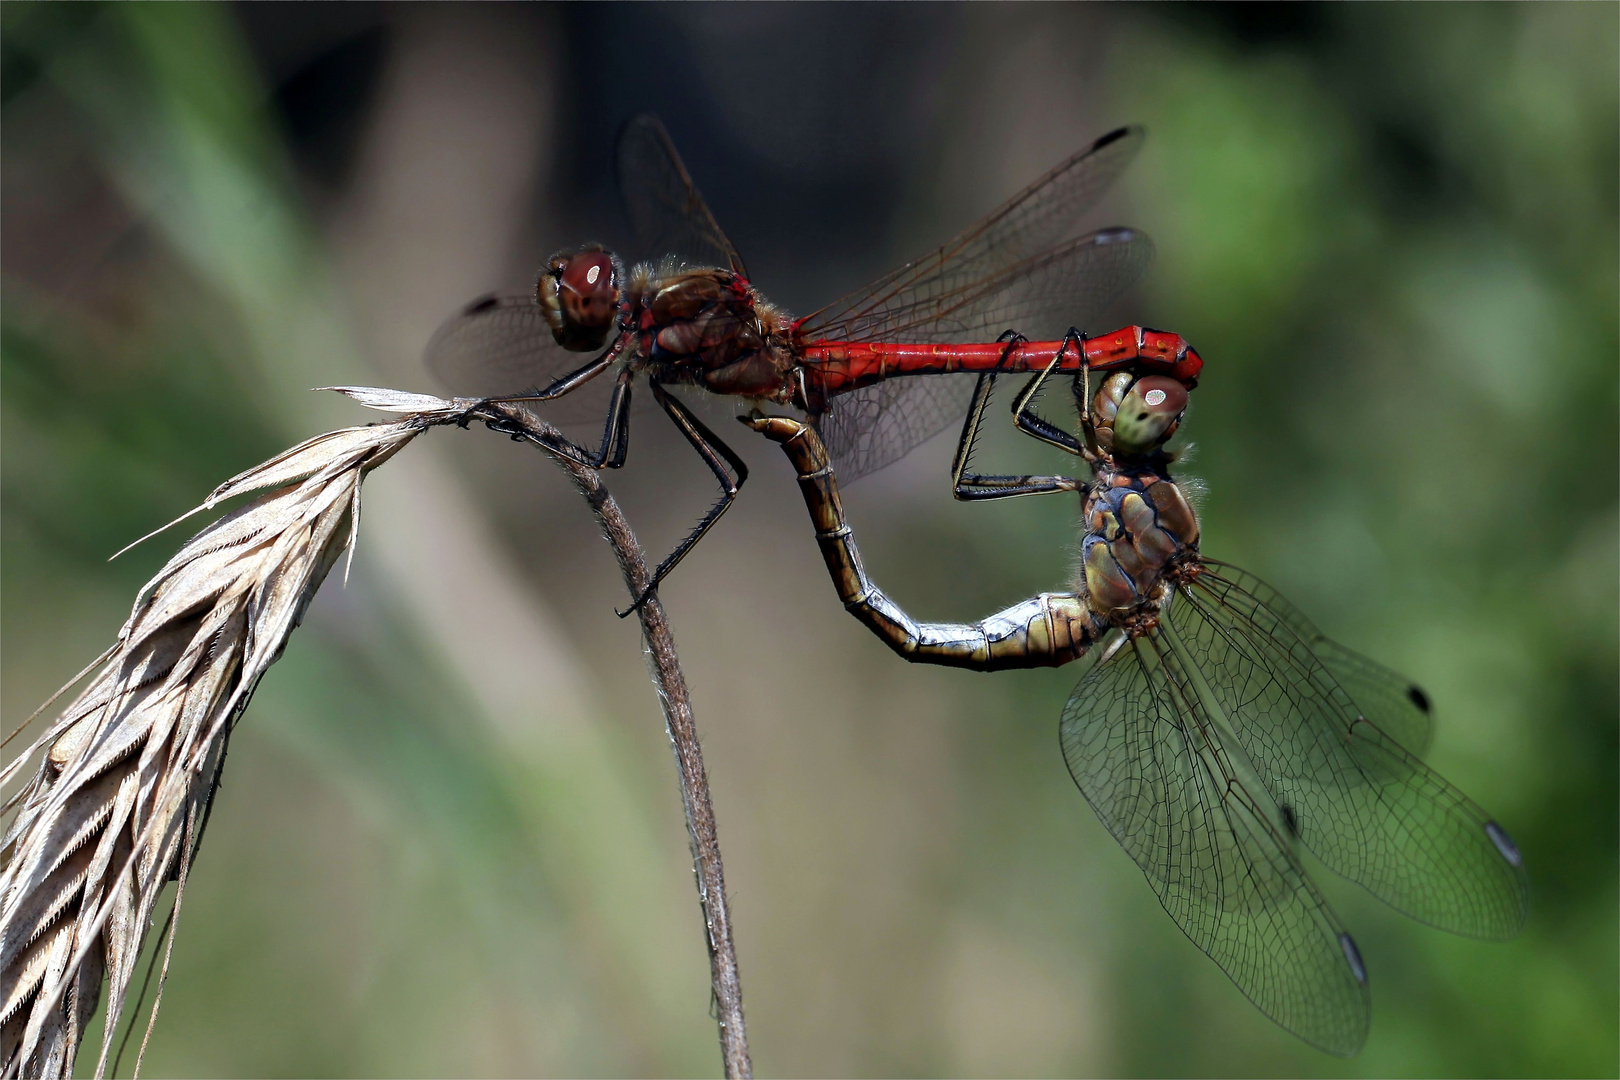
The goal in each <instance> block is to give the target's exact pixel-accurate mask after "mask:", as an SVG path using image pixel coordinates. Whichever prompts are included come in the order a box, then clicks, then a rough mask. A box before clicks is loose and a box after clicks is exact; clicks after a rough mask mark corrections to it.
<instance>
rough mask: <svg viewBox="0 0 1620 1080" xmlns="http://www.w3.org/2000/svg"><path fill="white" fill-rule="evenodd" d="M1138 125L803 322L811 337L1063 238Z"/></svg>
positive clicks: (1129, 149) (1136, 141) (1116, 165)
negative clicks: (935, 246)
mask: <svg viewBox="0 0 1620 1080" xmlns="http://www.w3.org/2000/svg"><path fill="white" fill-rule="evenodd" d="M1143 137H1144V133H1143V131H1142V129H1141V128H1139V127H1123V128H1119V129H1117V130H1115V131H1111V132H1109V133H1108V134H1107V135H1104V136H1103V137H1102V138H1100V139H1098V140H1097V141H1096V142H1094V143H1092V144H1091V145H1090V146H1088V147H1086V148H1085V149H1083V150H1081V151H1079V152H1078V153H1076V154H1074V155H1073V156H1071V157H1070V158H1069V159H1068V160H1067V161H1064V162H1062V163H1060V164H1059V165H1057V166H1056V167H1055V168H1053V169H1052V170H1051V171H1050V172H1048V173H1047V174H1046V175H1045V176H1043V177H1041V178H1040V179H1038V180H1036V181H1035V182H1034V183H1033V184H1031V185H1029V186H1028V187H1027V188H1025V189H1024V190H1023V191H1021V192H1019V193H1018V194H1017V195H1014V196H1013V197H1012V198H1011V199H1009V200H1007V201H1006V202H1005V203H1003V204H1002V205H1001V206H999V207H997V208H996V209H995V210H992V211H991V212H990V213H989V214H987V215H985V216H984V217H983V218H981V219H979V221H977V222H976V223H975V224H973V225H971V226H969V227H968V229H967V230H966V231H964V232H962V233H959V234H958V235H956V236H954V237H952V238H951V239H949V240H947V241H946V242H945V243H944V244H942V245H940V246H939V247H938V248H936V249H935V250H933V251H930V252H928V253H927V254H926V255H923V256H922V257H921V258H917V259H913V260H912V261H911V262H908V263H906V264H905V265H904V266H901V267H900V268H899V269H897V270H894V271H892V272H890V273H888V274H885V275H884V276H883V277H881V278H878V279H877V280H876V281H874V282H872V283H871V284H870V285H867V286H865V287H864V288H861V289H857V290H856V291H855V292H852V293H850V294H849V295H848V296H845V297H843V298H841V299H839V300H836V301H834V302H833V303H832V304H830V305H828V306H827V307H825V308H823V309H822V310H820V311H818V312H815V313H813V314H812V315H811V316H810V317H809V318H808V319H806V321H805V325H806V326H807V327H811V328H813V329H814V331H815V333H814V336H816V337H822V338H828V339H838V340H849V338H845V337H843V336H842V335H841V334H839V333H837V332H835V331H836V328H838V327H843V326H852V325H853V326H858V325H860V324H862V323H864V322H881V317H882V313H884V312H886V311H889V310H891V309H893V308H896V307H901V308H903V307H905V306H906V305H907V304H908V303H909V301H910V298H913V297H918V296H925V295H928V294H931V293H938V292H941V291H948V290H949V289H951V288H953V287H956V286H960V285H962V284H965V283H970V282H976V281H982V280H984V279H986V278H991V277H994V276H996V275H997V274H999V273H1000V272H1001V271H1003V270H1005V269H1006V268H1007V267H1010V266H1013V265H1015V264H1017V263H1019V262H1021V261H1023V260H1024V259H1026V258H1028V257H1030V256H1031V255H1034V254H1037V253H1039V252H1041V251H1045V250H1048V249H1050V248H1052V247H1054V246H1057V245H1059V244H1061V243H1062V242H1063V241H1066V240H1068V239H1069V238H1070V237H1071V236H1073V235H1074V234H1075V232H1076V231H1077V229H1078V228H1079V225H1080V221H1081V219H1082V218H1083V217H1084V216H1085V214H1086V212H1087V211H1089V210H1090V209H1091V208H1092V207H1093V206H1095V205H1096V203H1097V200H1098V199H1100V198H1102V196H1103V193H1104V192H1105V191H1107V190H1108V188H1109V187H1110V186H1111V185H1112V184H1113V182H1114V180H1115V179H1116V178H1117V177H1118V176H1119V174H1120V173H1122V172H1123V171H1124V170H1125V167H1126V166H1127V165H1129V164H1130V163H1131V160H1132V159H1133V158H1135V157H1136V154H1137V152H1138V151H1139V150H1141V148H1142V140H1143Z"/></svg>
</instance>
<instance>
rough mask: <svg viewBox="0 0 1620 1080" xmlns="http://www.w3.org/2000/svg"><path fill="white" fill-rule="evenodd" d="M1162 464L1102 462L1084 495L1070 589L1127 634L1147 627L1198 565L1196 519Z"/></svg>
mask: <svg viewBox="0 0 1620 1080" xmlns="http://www.w3.org/2000/svg"><path fill="white" fill-rule="evenodd" d="M1164 465H1165V462H1163V461H1154V462H1151V463H1147V464H1137V463H1133V464H1131V465H1116V464H1113V463H1111V462H1110V463H1105V464H1104V465H1103V466H1102V467H1100V468H1099V469H1098V472H1097V477H1096V479H1095V480H1093V481H1092V483H1091V486H1090V487H1089V488H1087V489H1086V497H1085V506H1084V514H1085V521H1084V525H1085V536H1084V539H1083V540H1082V541H1081V565H1080V570H1079V575H1078V576H1079V578H1080V580H1079V581H1077V582H1076V583H1075V591H1076V592H1079V593H1081V594H1082V595H1084V596H1085V597H1086V604H1087V607H1088V608H1089V609H1090V610H1091V612H1092V613H1093V614H1094V615H1096V616H1097V618H1098V619H1100V620H1102V621H1104V622H1106V623H1109V624H1110V625H1113V626H1118V627H1120V628H1122V629H1124V630H1126V631H1127V632H1128V633H1132V634H1137V633H1145V632H1146V631H1148V630H1150V629H1152V627H1153V626H1154V625H1155V624H1156V623H1157V619H1158V613H1159V609H1160V608H1162V607H1163V606H1164V603H1165V601H1166V600H1167V599H1168V597H1169V595H1170V588H1171V585H1172V583H1173V579H1174V578H1175V577H1176V575H1177V574H1178V573H1183V572H1190V571H1192V570H1194V569H1195V568H1196V566H1197V561H1198V517H1197V515H1196V514H1194V513H1193V509H1192V506H1191V505H1189V504H1188V502H1187V498H1186V496H1185V495H1183V494H1182V492H1181V489H1180V488H1179V487H1177V486H1176V484H1175V482H1174V481H1172V480H1171V479H1170V477H1169V475H1168V474H1167V473H1166V472H1165V471H1164Z"/></svg>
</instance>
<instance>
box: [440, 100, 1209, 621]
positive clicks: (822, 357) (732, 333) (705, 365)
mask: <svg viewBox="0 0 1620 1080" xmlns="http://www.w3.org/2000/svg"><path fill="white" fill-rule="evenodd" d="M1141 142H1142V131H1141V129H1139V128H1132V127H1126V128H1120V129H1118V130H1116V131H1113V132H1110V133H1109V134H1107V135H1104V136H1103V137H1102V138H1100V139H1098V140H1097V141H1095V142H1094V143H1092V144H1091V145H1090V146H1087V147H1085V148H1084V149H1082V150H1080V151H1079V152H1077V153H1075V154H1074V155H1072V156H1071V157H1069V158H1068V159H1067V160H1065V161H1063V162H1062V163H1060V164H1059V165H1057V166H1056V167H1055V168H1053V169H1052V170H1050V171H1049V172H1048V173H1047V174H1046V175H1045V176H1042V177H1041V178H1040V179H1038V180H1036V181H1035V182H1034V183H1033V184H1031V185H1030V186H1029V187H1027V188H1025V189H1024V190H1023V191H1021V192H1019V193H1018V194H1017V195H1015V196H1013V197H1012V198H1011V199H1009V200H1008V201H1007V202H1005V203H1004V204H1002V205H1001V206H1000V207H998V208H997V209H995V210H993V211H992V212H991V213H989V214H988V215H986V216H985V217H984V218H983V219H981V220H980V221H979V222H978V223H976V224H975V225H973V226H971V227H969V228H968V229H967V230H965V231H964V232H962V233H960V234H958V235H957V236H955V237H953V238H952V239H950V240H948V241H946V242H945V243H944V244H943V245H941V246H940V247H938V248H936V249H935V250H933V251H930V252H928V253H927V254H926V255H924V256H922V257H921V258H918V259H914V260H912V261H911V262H909V263H906V264H905V265H904V266H901V267H899V268H898V269H896V270H894V271H892V272H891V273H888V274H885V275H884V276H883V277H881V278H879V279H878V280H876V281H874V282H872V283H871V284H869V285H867V286H866V287H865V288H862V289H857V290H856V291H855V292H852V293H850V294H849V295H847V296H845V297H844V298H843V299H841V300H838V301H835V302H833V303H831V304H829V305H827V306H826V307H823V308H821V309H819V310H818V311H815V312H813V313H811V314H809V315H806V316H802V317H798V318H795V317H793V316H792V315H790V314H788V313H787V312H786V311H784V310H783V309H782V308H780V307H779V306H777V305H775V304H772V303H771V302H770V301H768V300H766V299H765V297H764V296H763V295H762V294H761V293H760V292H759V291H758V290H757V289H756V288H755V287H754V285H753V283H752V281H751V280H750V278H749V275H748V271H747V268H746V267H745V266H744V264H743V260H742V256H741V255H739V254H738V253H737V249H736V248H735V247H734V246H733V245H732V243H731V241H730V240H729V239H728V238H727V237H726V235H725V233H724V232H723V231H722V230H721V229H720V226H719V225H718V224H717V223H716V222H715V219H714V215H713V214H711V213H710V211H709V208H708V205H707V204H706V203H705V202H704V200H703V196H702V195H701V194H699V192H698V189H697V186H696V185H695V184H694V183H693V182H692V178H691V176H690V174H688V172H687V170H686V167H685V165H684V164H682V162H681V159H680V155H679V154H677V153H676V151H675V147H674V144H673V143H672V142H671V141H670V138H669V135H668V133H666V132H665V130H664V128H663V125H662V124H660V123H659V122H658V120H657V119H656V118H654V117H651V116H641V117H638V118H636V119H634V120H632V121H631V122H630V123H629V124H628V125H627V126H626V128H625V129H624V131H623V133H622V134H621V136H620V139H619V149H618V164H619V177H620V186H621V188H622V191H623V195H624V201H625V204H626V206H627V207H628V209H629V212H630V215H631V217H632V218H633V219H634V222H635V225H636V227H637V232H638V233H639V234H640V236H641V239H642V242H643V244H644V245H645V247H646V248H647V250H648V251H649V252H652V253H653V254H654V256H655V259H653V260H649V261H647V262H642V263H639V264H636V265H633V266H631V267H629V268H628V269H627V268H626V266H625V264H624V262H623V261H622V260H621V259H620V257H619V256H618V255H616V254H615V253H613V252H611V251H608V250H607V249H605V248H603V247H601V246H600V245H596V244H590V245H586V246H585V247H582V248H578V249H574V250H567V251H561V252H558V253H557V254H555V255H553V256H552V257H551V258H550V259H549V260H548V261H547V263H546V266H545V268H544V269H543V270H541V271H540V273H539V275H538V278H537V281H536V284H535V288H534V291H533V292H532V293H528V294H522V295H512V296H494V295H491V296H485V297H482V298H480V299H478V300H475V301H474V302H472V303H471V304H469V305H467V307H466V308H465V309H463V310H462V311H461V312H460V313H459V314H458V315H456V316H455V317H454V318H452V319H451V320H449V321H448V322H447V323H446V324H445V325H444V326H443V327H442V328H441V329H440V330H439V331H438V333H437V334H436V335H435V336H434V338H433V340H432V342H431V343H430V344H429V346H428V349H427V357H426V359H427V363H428V366H429V367H430V368H431V369H433V370H434V371H435V372H436V373H437V374H438V376H439V377H440V379H441V381H443V382H444V383H445V384H446V385H447V386H448V387H449V388H450V389H452V390H453V391H454V392H456V393H458V394H462V395H469V396H481V397H497V398H500V399H502V400H507V401H519V400H520V401H527V402H533V403H536V404H538V405H541V406H542V409H541V413H542V415H544V416H545V417H546V418H547V419H551V420H553V421H554V422H557V423H563V424H566V423H569V422H571V421H575V420H580V419H583V418H584V417H591V416H594V417H595V418H596V419H597V420H598V421H600V422H602V424H603V427H602V437H601V440H600V442H599V444H598V445H597V446H596V447H595V448H594V449H592V448H589V447H587V446H582V445H580V444H579V443H576V442H574V441H573V440H572V439H569V438H566V437H561V438H557V439H556V440H554V444H553V445H550V449H552V450H553V451H554V452H556V453H559V454H562V455H564V456H566V457H569V458H571V459H573V460H574V461H578V462H581V463H583V464H586V465H589V466H591V467H593V468H618V467H619V466H621V465H623V464H624V461H625V457H626V454H627V453H628V450H629V416H630V406H631V399H632V388H633V386H634V383H635V382H636V381H637V379H638V377H639V378H645V380H646V382H647V385H648V386H649V388H650V389H651V391H652V398H653V400H654V401H655V402H656V403H657V404H658V406H659V407H660V408H661V409H662V410H663V411H664V413H665V414H667V415H668V417H669V418H670V420H672V421H673V422H674V424H675V426H676V427H677V428H678V429H679V430H680V432H681V434H682V435H683V436H685V438H686V439H687V441H688V442H689V443H691V445H692V447H693V449H694V450H696V451H697V453H698V455H699V457H701V458H702V460H703V461H704V463H705V464H706V465H707V466H708V467H709V469H710V470H711V471H712V472H713V473H714V476H715V478H716V479H717V480H718V481H719V484H720V498H719V500H718V501H717V502H716V503H715V504H714V506H713V507H711V508H710V509H709V511H708V512H707V513H705V514H704V516H703V517H702V519H701V520H700V521H699V522H698V524H697V525H696V526H695V527H694V528H693V529H692V530H691V532H690V533H689V534H688V535H687V536H686V537H685V538H684V539H683V540H682V541H681V542H680V543H679V544H678V545H677V546H676V547H675V549H674V551H672V552H671V553H670V555H669V556H668V557H667V558H665V559H664V560H663V561H662V562H661V563H660V564H659V566H658V567H657V569H656V570H655V571H654V573H653V576H652V584H651V585H649V586H648V589H647V591H646V592H645V593H643V594H642V596H641V597H640V598H638V599H637V601H636V603H637V604H639V603H640V602H641V601H642V600H644V599H645V598H646V596H647V595H650V594H651V592H652V591H653V589H655V588H656V587H657V585H658V583H659V582H660V581H661V580H663V578H664V576H665V575H666V574H668V573H669V572H670V571H671V570H672V569H674V567H675V566H676V564H677V563H679V562H680V560H681V559H682V557H684V556H685V554H686V553H687V552H688V551H690V550H691V548H692V546H693V545H694V544H696V543H697V542H698V540H699V539H701V538H702V536H703V534H704V533H705V532H707V531H708V530H709V528H710V527H712V526H713V525H714V523H715V522H716V521H717V520H718V519H719V517H720V515H722V514H723V513H725V511H726V509H727V508H728V507H729V506H730V505H731V503H732V500H734V499H735V498H736V496H737V493H738V491H739V490H740V489H741V488H742V485H743V483H744V481H745V480H746V479H747V477H748V470H747V467H746V466H745V465H744V464H743V462H742V460H741V458H739V457H738V456H737V454H736V453H735V452H734V451H733V450H732V449H731V448H730V447H728V446H727V445H726V444H725V442H724V441H723V440H721V439H720V438H719V437H718V436H717V435H716V434H715V433H714V432H713V431H712V430H710V429H709V428H708V427H707V426H706V425H705V424H704V423H703V422H702V421H701V420H700V419H699V418H698V417H697V416H696V415H695V414H694V413H693V412H692V410H691V409H690V408H688V407H687V406H686V404H684V403H683V402H682V401H681V400H680V399H679V398H678V397H676V396H675V395H673V394H671V393H670V392H669V390H668V389H667V388H668V387H671V386H693V387H698V388H701V389H703V390H705V391H708V392H709V393H712V394H717V395H724V396H729V397H732V398H734V399H738V400H740V401H742V402H744V403H746V404H748V405H750V406H757V405H760V404H764V403H771V404H776V405H792V406H796V407H797V408H799V409H802V410H803V411H804V412H805V413H806V414H807V415H808V416H809V417H810V418H811V422H812V423H814V424H815V425H816V427H817V429H818V431H819V432H820V433H821V436H822V438H823V440H824V442H825V443H826V445H827V446H828V447H829V448H830V450H831V451H832V453H833V454H834V455H835V456H836V457H837V459H838V461H839V463H840V466H841V468H842V469H843V470H844V474H845V479H846V480H850V479H854V478H855V477H857V476H860V475H863V474H865V473H868V472H870V471H872V470H874V469H877V468H880V467H882V466H883V465H886V464H888V463H889V462H892V461H894V460H896V459H898V458H900V457H901V456H902V455H904V454H905V453H907V452H908V451H909V450H911V449H912V448H913V447H914V446H916V445H917V444H919V443H921V442H922V441H924V440H926V439H928V438H930V437H931V436H933V435H935V434H937V433H938V432H940V431H943V430H944V429H945V428H946V427H948V426H949V425H950V424H951V423H953V422H954V420H955V418H956V417H958V416H960V415H961V410H962V408H963V406H964V405H965V404H966V402H967V399H968V396H969V394H970V393H971V386H972V384H971V380H967V381H964V380H962V379H960V378H951V377H948V376H952V375H954V374H956V373H961V372H969V373H971V372H980V371H986V370H989V369H990V368H992V367H999V368H1000V369H1002V370H1008V371H1031V370H1038V369H1040V368H1041V367H1044V366H1046V365H1047V364H1048V363H1049V362H1050V361H1051V359H1052V357H1053V356H1057V357H1059V361H1058V370H1061V371H1071V372H1072V371H1078V370H1081V369H1082V368H1085V367H1089V368H1091V369H1093V370H1097V369H1107V368H1114V367H1119V366H1122V365H1126V364H1136V365H1146V366H1149V367H1152V368H1154V369H1155V370H1159V371H1162V372H1163V373H1165V374H1167V375H1170V376H1172V377H1174V378H1176V379H1178V380H1180V381H1181V382H1183V383H1185V384H1187V385H1189V386H1191V385H1195V384H1196V382H1197V377H1198V372H1199V369H1200V368H1201V366H1202V361H1201V360H1200V359H1199V357H1198V354H1197V353H1196V352H1195V351H1194V350H1193V349H1191V348H1190V347H1189V346H1188V345H1187V343H1186V342H1185V341H1183V340H1182V339H1181V338H1180V336H1178V335H1176V334H1171V333H1164V332H1161V331H1156V330H1152V329H1149V328H1146V327H1139V326H1130V327H1125V328H1123V329H1121V330H1118V331H1115V332H1113V333H1110V334H1101V335H1097V336H1094V337H1089V338H1088V337H1086V336H1085V335H1082V334H1080V333H1079V332H1078V331H1074V330H1073V329H1072V328H1073V326H1074V325H1075V324H1083V323H1084V322H1086V321H1087V320H1089V319H1092V318H1095V317H1096V315H1097V314H1098V313H1099V312H1100V311H1101V310H1102V309H1103V308H1104V307H1105V306H1106V305H1107V304H1108V302H1109V301H1111V300H1112V299H1113V298H1115V297H1116V296H1118V295H1119V293H1120V292H1121V291H1122V290H1124V289H1125V288H1126V287H1127V286H1129V285H1130V284H1131V283H1132V282H1133V281H1135V280H1136V279H1137V277H1138V276H1140V274H1141V273H1142V271H1143V270H1144V269H1145V267H1146V266H1147V263H1148V261H1149V259H1150V258H1151V255H1152V244H1151V242H1150V241H1149V240H1148V238H1147V237H1146V236H1145V235H1144V234H1142V233H1141V232H1138V231H1136V230H1134V229H1126V228H1111V229H1103V230H1100V231H1093V232H1085V233H1082V232H1081V231H1080V229H1079V226H1080V223H1081V220H1082V218H1083V216H1084V215H1085V213H1086V211H1088V210H1089V209H1091V207H1092V206H1094V205H1095V204H1096V202H1097V200H1098V199H1099V198H1101V197H1102V194H1103V192H1104V191H1105V190H1106V189H1107V188H1108V187H1109V185H1110V184H1112V183H1113V181H1114V179H1115V178H1116V177H1117V176H1118V175H1119V173H1120V172H1121V171H1122V170H1123V169H1124V168H1125V166H1126V165H1127V164H1129V162H1130V161H1131V159H1132V158H1133V157H1134V156H1135V155H1136V153H1137V151H1138V149H1139V148H1140V146H1141ZM1012 325H1019V326H1025V327H1031V328H1035V329H1039V330H1041V331H1042V332H1049V333H1050V334H1051V335H1052V340H1049V341H1034V342H1024V341H1020V342H1019V344H1018V347H1017V348H1016V349H1013V350H1012V351H1010V352H1009V351H1008V350H1007V349H1006V348H1005V347H1004V345H1003V343H1002V342H1000V341H999V340H998V339H997V335H998V334H999V333H1000V332H1001V331H1002V330H1004V329H1005V328H1006V327H1008V326H1012ZM1065 327H1067V328H1069V329H1070V334H1069V336H1068V337H1067V338H1066V339H1065V341H1067V342H1068V347H1067V348H1060V346H1061V345H1062V344H1063V342H1060V341H1059V340H1057V337H1058V335H1061V334H1063V333H1064V328H1065ZM581 352H588V353H593V354H594V355H593V356H592V357H591V359H589V360H588V361H586V362H585V363H583V364H581V363H580V357H579V355H578V354H579V353H581ZM923 375H927V376H930V378H918V377H915V376H923ZM597 380H600V382H598V381H597ZM592 384H594V385H595V386H598V387H601V386H610V387H611V391H610V393H609V394H608V395H607V399H606V400H605V401H604V400H602V398H601V395H600V394H598V395H597V396H595V397H591V396H590V395H589V394H587V392H586V389H587V387H588V386H589V385H592ZM582 405H583V406H584V408H583V409H582V408H580V407H579V406H582ZM631 610H634V606H632V609H631ZM626 613H627V612H626ZM626 613H621V614H626Z"/></svg>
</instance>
